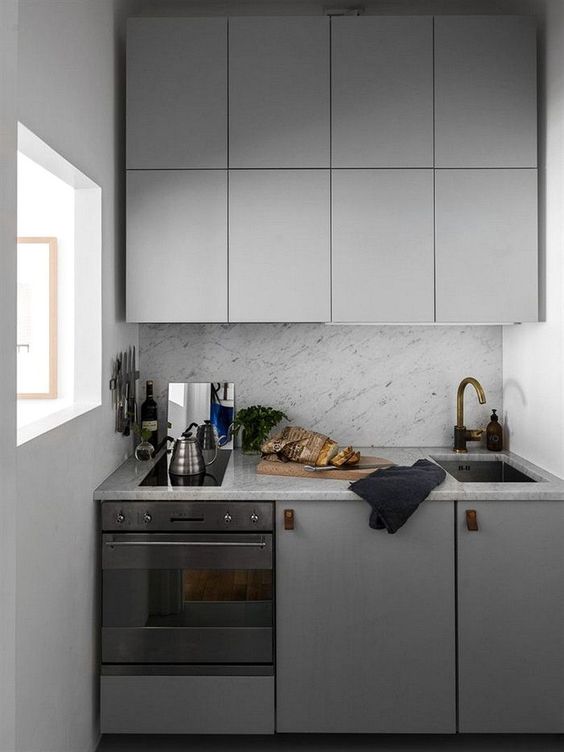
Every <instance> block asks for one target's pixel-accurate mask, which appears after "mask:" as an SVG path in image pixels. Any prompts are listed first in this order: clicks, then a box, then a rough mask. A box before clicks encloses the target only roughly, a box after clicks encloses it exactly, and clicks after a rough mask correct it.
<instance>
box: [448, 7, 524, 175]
mask: <svg viewBox="0 0 564 752" xmlns="http://www.w3.org/2000/svg"><path fill="white" fill-rule="evenodd" d="M536 76H537V73H536V28H535V19H534V18H533V17H520V16H439V17H437V18H435V135H436V142H435V149H436V151H435V159H436V161H435V165H436V166H437V167H536V165H537V142H536V130H537V100H536V86H537V79H536Z"/></svg>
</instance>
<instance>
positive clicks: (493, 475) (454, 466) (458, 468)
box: [433, 457, 537, 483]
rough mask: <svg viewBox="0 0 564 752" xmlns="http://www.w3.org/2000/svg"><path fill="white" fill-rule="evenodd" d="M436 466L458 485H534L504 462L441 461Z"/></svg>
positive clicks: (531, 479) (532, 480) (529, 479)
mask: <svg viewBox="0 0 564 752" xmlns="http://www.w3.org/2000/svg"><path fill="white" fill-rule="evenodd" d="M433 459H434V460H435V462H436V463H437V465H440V466H441V467H442V468H443V470H446V471H447V473H448V474H449V475H452V477H453V478H456V480H457V481H459V482H460V483H536V482H537V481H536V480H535V479H534V478H531V477H529V476H528V475H525V473H523V472H521V470H517V468H515V467H512V466H511V465H510V464H509V463H508V462H505V461H504V460H464V459H461V460H441V459H437V458H436V457H433Z"/></svg>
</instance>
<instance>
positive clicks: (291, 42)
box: [229, 17, 329, 167]
mask: <svg viewBox="0 0 564 752" xmlns="http://www.w3.org/2000/svg"><path fill="white" fill-rule="evenodd" d="M229 164H230V167H329V19H328V18H322V17H320V18H316V17H299V18H288V17H277V18H264V17H263V18H231V19H230V20H229Z"/></svg>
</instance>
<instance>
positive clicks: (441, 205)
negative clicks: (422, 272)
mask: <svg viewBox="0 0 564 752" xmlns="http://www.w3.org/2000/svg"><path fill="white" fill-rule="evenodd" d="M435 192H436V196H435V221H436V310H437V321H438V322H446V323H450V322H453V323H455V322H462V323H464V322H476V323H504V322H505V323H512V322H517V321H537V320H538V268H537V267H538V261H537V232H538V231H537V172H536V170H476V169H474V170H437V171H436V176H435Z"/></svg>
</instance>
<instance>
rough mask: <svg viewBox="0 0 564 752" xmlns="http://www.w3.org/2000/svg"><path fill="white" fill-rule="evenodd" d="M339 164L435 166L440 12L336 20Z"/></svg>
mask: <svg viewBox="0 0 564 752" xmlns="http://www.w3.org/2000/svg"><path fill="white" fill-rule="evenodd" d="M331 25H332V31H331V57H332V68H331V77H332V83H331V125H332V166H333V167H432V166H433V19H432V18H431V17H426V16H417V17H409V16H406V17H385V16H381V17H378V16H361V17H349V18H347V17H343V18H333V19H332V21H331Z"/></svg>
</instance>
